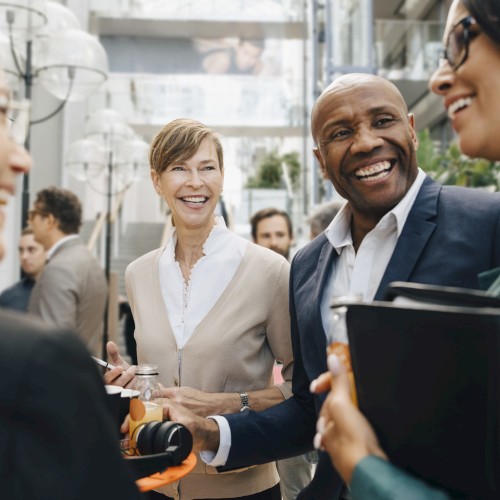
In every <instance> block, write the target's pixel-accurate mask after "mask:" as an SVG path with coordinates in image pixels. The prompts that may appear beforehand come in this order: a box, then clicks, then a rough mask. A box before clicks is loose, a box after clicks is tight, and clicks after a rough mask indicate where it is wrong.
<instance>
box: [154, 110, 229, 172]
mask: <svg viewBox="0 0 500 500" xmlns="http://www.w3.org/2000/svg"><path fill="white" fill-rule="evenodd" d="M205 139H209V140H210V141H211V142H212V144H213V145H214V147H215V151H216V153H217V158H218V160H219V166H220V169H221V172H222V171H223V169H224V159H223V152H222V144H221V142H220V139H219V138H218V136H217V134H216V133H215V132H214V131H213V130H212V129H211V128H209V127H207V126H206V125H204V124H203V123H201V122H198V121H196V120H191V119H189V118H178V119H176V120H173V121H171V122H169V123H167V124H166V125H165V126H164V127H163V128H162V129H161V130H160V131H159V132H158V133H157V134H156V136H155V137H154V139H153V142H152V143H151V147H150V149H149V164H150V166H151V168H152V169H153V170H155V171H156V172H157V173H158V174H162V173H163V172H164V171H165V170H166V169H167V167H168V166H169V165H172V164H173V163H176V162H184V161H186V160H189V159H190V158H192V157H193V156H194V155H195V154H196V152H197V151H198V149H199V147H200V144H201V143H202V142H203V141H204V140H205Z"/></svg>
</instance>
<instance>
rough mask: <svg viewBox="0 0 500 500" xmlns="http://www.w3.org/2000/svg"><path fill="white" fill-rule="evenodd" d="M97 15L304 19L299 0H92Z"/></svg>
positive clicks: (196, 18)
mask: <svg viewBox="0 0 500 500" xmlns="http://www.w3.org/2000/svg"><path fill="white" fill-rule="evenodd" d="M90 9H91V11H93V12H95V13H96V14H97V15H98V16H100V15H106V16H109V17H128V18H151V17H154V18H155V19H184V20H211V21H214V20H217V21H237V20H243V21H267V22H269V21H274V22H280V21H283V22H286V21H302V20H303V19H302V18H303V6H302V2H301V1H300V0H251V1H250V2H249V1H247V0H168V1H166V0H91V1H90Z"/></svg>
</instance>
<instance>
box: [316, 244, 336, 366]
mask: <svg viewBox="0 0 500 500" xmlns="http://www.w3.org/2000/svg"><path fill="white" fill-rule="evenodd" d="M336 255H337V252H336V251H335V249H334V248H333V246H332V244H331V243H330V242H329V241H328V240H326V241H325V243H324V245H323V248H322V249H321V252H320V255H319V259H318V265H317V267H316V272H315V278H316V279H315V282H316V285H315V287H314V289H313V296H312V301H311V304H313V307H314V313H313V314H312V315H311V317H312V318H313V319H314V321H313V324H312V325H311V326H312V328H311V329H312V331H313V333H314V334H313V335H311V337H312V338H314V343H315V345H316V348H317V350H318V354H319V357H318V359H324V360H325V366H324V368H326V332H325V330H324V329H323V321H322V319H321V299H322V296H323V291H324V289H325V287H326V286H327V280H328V279H330V277H331V267H332V262H333V258H334V257H335V256H336ZM322 371H324V370H321V372H322Z"/></svg>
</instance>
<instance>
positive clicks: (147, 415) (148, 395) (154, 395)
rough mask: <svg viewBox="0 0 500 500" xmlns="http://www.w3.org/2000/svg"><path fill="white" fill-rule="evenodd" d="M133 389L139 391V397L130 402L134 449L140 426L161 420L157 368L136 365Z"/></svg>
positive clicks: (131, 432) (131, 437)
mask: <svg viewBox="0 0 500 500" xmlns="http://www.w3.org/2000/svg"><path fill="white" fill-rule="evenodd" d="M134 389H136V390H138V391H139V396H138V397H137V398H134V399H131V400H130V444H131V446H132V447H134V448H135V446H136V438H137V436H138V434H139V431H140V429H139V428H140V426H141V425H142V424H145V423H147V422H155V421H156V422H161V421H162V420H163V407H162V400H161V389H160V385H159V384H158V367H157V366H156V365H138V366H137V370H136V373H135V384H134Z"/></svg>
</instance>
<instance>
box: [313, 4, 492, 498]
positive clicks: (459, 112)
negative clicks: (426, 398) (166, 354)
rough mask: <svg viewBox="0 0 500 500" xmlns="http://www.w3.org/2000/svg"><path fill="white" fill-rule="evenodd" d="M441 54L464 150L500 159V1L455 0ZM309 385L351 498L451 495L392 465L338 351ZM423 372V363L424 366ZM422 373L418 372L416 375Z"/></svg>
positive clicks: (435, 80) (441, 90)
mask: <svg viewBox="0 0 500 500" xmlns="http://www.w3.org/2000/svg"><path fill="white" fill-rule="evenodd" d="M443 43H444V51H443V59H442V61H441V64H440V66H439V69H438V70H437V71H436V72H435V74H434V75H433V77H432V79H431V82H430V87H431V89H432V91H433V92H435V93H436V94H439V95H442V96H443V97H444V105H445V107H446V109H447V112H448V116H449V118H450V120H451V123H452V126H453V129H454V130H455V132H456V133H457V136H458V145H459V147H460V149H461V151H462V152H463V153H464V154H466V155H468V156H471V157H482V158H486V159H488V160H492V161H498V160H500V140H499V136H498V133H499V130H500V0H454V2H453V3H452V5H451V7H450V11H449V13H448V19H447V23H446V28H445V33H444V37H443ZM328 366H329V369H330V371H329V372H328V373H326V374H323V375H321V376H320V377H319V378H318V379H317V380H315V381H313V383H312V384H311V391H312V392H315V393H321V392H325V391H327V390H330V394H329V396H328V398H327V400H326V401H325V403H324V404H323V408H322V413H321V417H320V419H319V420H318V434H317V435H316V438H315V445H316V447H322V448H325V449H326V450H327V451H328V453H329V454H330V457H331V459H332V461H333V463H334V464H335V467H336V469H337V470H338V472H339V473H340V474H341V476H342V478H343V479H344V480H345V481H346V483H347V484H349V485H350V488H351V494H352V500H397V499H405V500H407V499H411V500H446V499H449V498H450V496H448V493H447V492H444V491H442V490H439V489H435V488H432V487H431V486H430V485H428V484H426V483H424V482H423V481H420V480H419V479H417V478H415V477H413V476H411V475H410V474H408V473H406V472H405V471H403V470H401V469H399V468H397V467H395V466H393V465H392V464H391V463H390V462H389V461H388V459H387V456H386V455H385V453H384V451H383V450H382V448H381V447H380V444H379V442H378V439H377V437H376V434H375V432H374V430H373V428H372V427H371V425H370V423H369V422H368V421H367V420H366V418H365V417H364V415H363V414H362V413H361V412H360V411H359V410H358V409H357V408H356V407H355V406H354V405H353V403H352V401H351V399H350V389H349V379H348V376H347V374H346V372H345V369H344V368H343V366H342V364H341V363H339V360H338V358H337V357H336V356H335V355H331V356H329V358H328ZM422 369H425V367H422ZM417 375H418V374H416V376H417Z"/></svg>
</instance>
